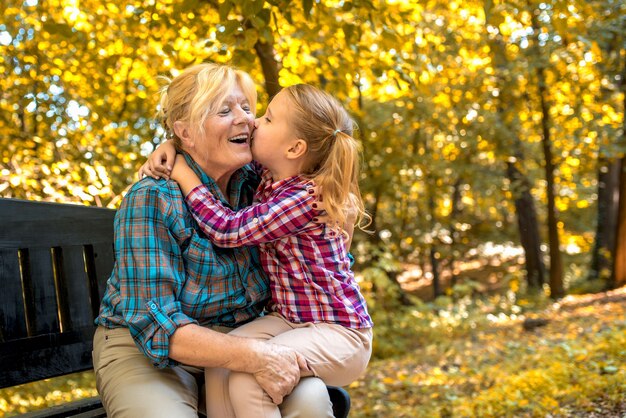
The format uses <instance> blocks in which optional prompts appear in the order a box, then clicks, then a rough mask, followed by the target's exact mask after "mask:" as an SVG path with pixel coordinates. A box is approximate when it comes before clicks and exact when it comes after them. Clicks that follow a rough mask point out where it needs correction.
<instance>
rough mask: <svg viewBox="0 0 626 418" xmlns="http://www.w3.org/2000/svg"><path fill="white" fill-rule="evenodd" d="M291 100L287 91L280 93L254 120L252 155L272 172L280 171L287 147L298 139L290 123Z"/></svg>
mask: <svg viewBox="0 0 626 418" xmlns="http://www.w3.org/2000/svg"><path fill="white" fill-rule="evenodd" d="M290 100H291V99H290V98H289V96H288V95H287V94H286V93H284V92H280V93H278V94H277V95H276V96H274V98H273V99H272V101H271V102H270V103H269V105H268V106H267V110H266V111H265V114H264V115H263V116H261V117H260V118H257V119H256V120H255V121H254V132H253V135H252V144H251V148H252V157H253V158H254V159H255V160H256V161H258V162H259V163H261V164H262V165H263V166H265V167H266V168H267V169H269V170H270V171H272V172H275V171H280V168H281V166H280V165H281V163H284V161H285V159H286V152H287V149H288V148H289V146H290V144H291V143H292V142H293V140H294V139H297V135H296V132H295V130H294V129H293V127H292V126H291V123H290V117H291V114H290V112H289V106H290V105H291V103H290Z"/></svg>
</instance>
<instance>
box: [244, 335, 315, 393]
mask: <svg viewBox="0 0 626 418" xmlns="http://www.w3.org/2000/svg"><path fill="white" fill-rule="evenodd" d="M255 352H256V354H257V359H258V360H257V363H258V366H257V370H256V371H254V372H253V375H254V378H255V379H256V381H257V383H258V384H259V386H261V388H263V390H264V391H265V392H266V393H267V394H268V395H269V397H270V398H272V401H273V402H274V403H275V404H276V405H280V404H281V403H282V402H283V399H284V397H285V396H287V395H289V394H290V393H291V391H292V390H293V388H294V387H296V385H297V384H298V382H299V381H300V376H301V375H303V376H307V375H308V376H310V375H312V372H311V371H310V369H309V367H308V365H307V362H306V359H305V358H304V357H303V356H302V355H301V354H300V353H298V352H296V351H294V350H293V349H291V348H289V347H285V346H282V345H276V344H270V343H265V342H262V341H258V345H257V346H256V347H255Z"/></svg>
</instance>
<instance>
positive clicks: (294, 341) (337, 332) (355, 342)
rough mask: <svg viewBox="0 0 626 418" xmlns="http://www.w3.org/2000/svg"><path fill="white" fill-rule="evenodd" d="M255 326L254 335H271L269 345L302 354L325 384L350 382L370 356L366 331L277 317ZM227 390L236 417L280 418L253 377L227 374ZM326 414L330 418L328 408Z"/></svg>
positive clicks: (363, 368) (339, 384)
mask: <svg viewBox="0 0 626 418" xmlns="http://www.w3.org/2000/svg"><path fill="white" fill-rule="evenodd" d="M257 321H259V320H257ZM257 321H254V322H257ZM249 325H251V324H249ZM255 325H256V326H257V327H258V326H262V327H261V328H262V329H259V330H257V331H258V334H257V335H259V334H262V335H265V336H266V337H267V336H268V335H275V337H273V338H271V340H270V342H272V343H275V344H281V345H285V346H288V347H292V348H294V349H296V350H297V351H298V352H300V353H301V354H303V355H304V356H305V357H306V358H307V361H308V363H309V366H310V367H311V369H312V374H314V375H315V376H319V377H321V378H322V379H323V380H324V382H325V383H326V384H331V385H337V386H343V385H346V384H348V383H350V382H352V381H353V380H355V379H356V378H358V377H359V376H360V375H361V374H362V373H363V371H364V370H365V367H366V366H367V363H368V361H369V357H370V355H371V339H372V333H371V330H369V329H367V330H353V329H348V328H344V327H342V326H339V325H332V324H292V323H290V322H289V321H287V320H285V319H284V318H282V317H280V316H278V315H269V316H266V317H264V321H263V323H260V322H259V323H257V324H255ZM229 387H230V397H231V402H232V404H233V409H234V410H235V413H236V415H237V417H239V418H243V417H280V414H279V412H278V411H277V408H276V406H275V405H274V403H273V402H272V400H271V399H270V398H269V396H267V394H265V392H263V390H262V389H261V388H260V387H259V386H258V384H257V383H256V380H255V379H254V376H252V375H250V374H246V373H231V375H230V384H229ZM327 414H328V415H326V416H331V417H332V409H331V410H330V412H327ZM318 416H319V415H318Z"/></svg>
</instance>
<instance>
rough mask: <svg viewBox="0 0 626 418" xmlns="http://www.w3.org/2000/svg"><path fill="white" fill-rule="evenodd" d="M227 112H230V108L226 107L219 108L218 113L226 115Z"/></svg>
mask: <svg viewBox="0 0 626 418" xmlns="http://www.w3.org/2000/svg"><path fill="white" fill-rule="evenodd" d="M228 112H230V109H229V108H227V107H226V108H224V109H222V110H220V115H226V114H227V113H228Z"/></svg>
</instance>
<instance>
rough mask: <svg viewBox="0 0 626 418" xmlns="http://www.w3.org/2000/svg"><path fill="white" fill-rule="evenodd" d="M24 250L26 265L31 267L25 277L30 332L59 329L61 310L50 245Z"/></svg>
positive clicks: (23, 267) (48, 331)
mask: <svg viewBox="0 0 626 418" xmlns="http://www.w3.org/2000/svg"><path fill="white" fill-rule="evenodd" d="M23 254H25V257H24V263H28V265H26V264H24V263H23V264H22V269H23V270H28V273H25V275H24V276H25V277H23V280H24V283H23V285H24V294H25V297H26V319H27V326H28V333H29V335H39V334H46V333H50V332H58V331H59V330H60V326H59V314H58V309H57V297H56V290H55V286H54V273H53V267H52V254H51V251H50V248H31V249H29V250H28V252H27V253H26V252H23ZM26 254H27V255H26Z"/></svg>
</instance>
